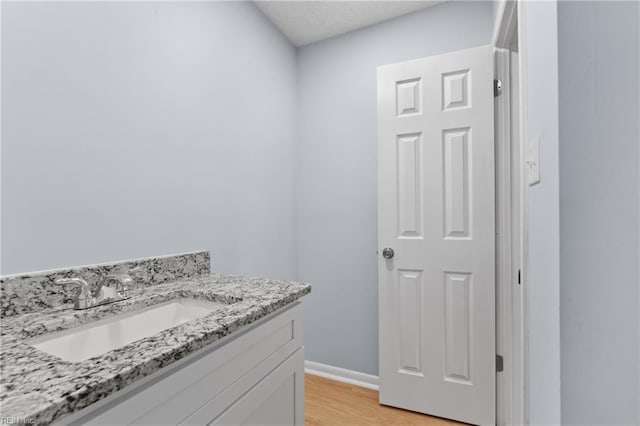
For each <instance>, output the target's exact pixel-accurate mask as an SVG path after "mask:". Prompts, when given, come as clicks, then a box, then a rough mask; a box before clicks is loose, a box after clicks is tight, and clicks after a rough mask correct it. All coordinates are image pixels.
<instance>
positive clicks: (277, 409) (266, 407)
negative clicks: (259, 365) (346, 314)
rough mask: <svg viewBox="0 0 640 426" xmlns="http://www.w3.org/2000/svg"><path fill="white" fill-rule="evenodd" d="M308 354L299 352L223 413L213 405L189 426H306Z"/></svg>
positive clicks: (204, 408) (300, 350)
mask: <svg viewBox="0 0 640 426" xmlns="http://www.w3.org/2000/svg"><path fill="white" fill-rule="evenodd" d="M303 366H304V351H303V349H299V350H298V351H296V352H295V353H294V354H293V355H291V356H290V357H289V358H287V360H285V361H284V362H283V363H281V364H280V365H279V366H278V367H277V368H276V369H274V370H273V371H272V372H271V373H270V374H269V375H267V376H266V377H265V378H263V379H262V380H261V381H260V382H258V383H257V384H256V385H255V386H254V387H253V388H251V390H249V391H248V392H246V393H245V394H243V395H241V396H240V397H239V398H238V399H237V400H236V401H235V402H233V404H231V405H230V406H229V407H228V408H227V409H226V410H225V411H224V412H223V413H222V414H220V415H216V411H217V410H212V409H211V408H212V407H209V404H207V405H205V406H204V407H202V408H201V409H200V410H198V412H197V413H195V414H194V415H193V416H191V417H189V418H188V419H187V420H186V421H185V422H184V423H183V424H185V425H202V424H210V425H281V426H285V425H302V424H304V367H303Z"/></svg>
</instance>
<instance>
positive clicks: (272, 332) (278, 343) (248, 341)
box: [80, 305, 302, 425]
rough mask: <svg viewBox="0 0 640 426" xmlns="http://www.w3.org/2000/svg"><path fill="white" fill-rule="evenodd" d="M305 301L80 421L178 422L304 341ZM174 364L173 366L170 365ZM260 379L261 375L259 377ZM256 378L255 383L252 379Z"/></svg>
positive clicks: (279, 360) (278, 360)
mask: <svg viewBox="0 0 640 426" xmlns="http://www.w3.org/2000/svg"><path fill="white" fill-rule="evenodd" d="M301 322H302V306H301V305H297V306H294V307H293V308H291V309H288V310H286V311H284V312H283V313H281V314H279V315H277V316H275V317H273V318H271V319H269V320H268V321H266V322H264V323H263V324H261V325H259V326H257V327H256V328H254V329H253V330H250V331H248V332H247V333H246V334H244V335H242V336H239V337H238V338H236V339H235V340H232V341H230V342H228V343H226V344H225V345H223V346H220V347H216V348H213V349H212V350H211V351H210V352H204V353H203V354H202V355H201V356H199V357H198V358H197V359H194V360H193V361H191V362H188V363H185V364H183V365H181V366H180V367H178V368H176V369H175V371H172V372H170V373H169V375H167V376H164V377H163V378H161V379H160V380H159V381H157V382H152V384H150V385H149V386H144V387H142V388H141V389H139V390H136V391H134V392H131V393H130V394H127V395H124V396H123V397H122V398H121V399H119V400H116V401H114V403H113V405H112V404H110V406H106V407H105V408H106V410H105V409H100V410H98V411H99V412H100V413H99V414H98V415H95V414H91V415H88V416H87V417H85V418H82V419H80V423H82V424H96V425H106V424H119V425H124V424H148V425H176V424H178V423H180V422H181V421H183V420H184V419H185V418H187V417H188V416H189V415H191V414H192V413H193V412H195V411H196V410H197V409H198V408H200V407H202V406H203V405H204V404H206V403H207V402H208V401H210V400H211V399H213V398H215V397H216V396H217V395H219V394H221V393H222V394H224V393H226V389H227V388H228V387H230V386H231V385H232V384H234V383H235V382H245V381H247V380H246V378H245V379H244V380H242V379H243V377H244V376H247V375H249V373H251V372H252V371H253V372H254V374H255V370H256V367H257V366H258V365H260V364H264V366H263V369H264V368H269V366H270V365H271V364H273V367H271V369H273V368H274V367H275V366H276V365H278V364H279V363H280V362H282V360H284V359H286V358H287V357H288V356H289V355H291V354H292V353H293V352H294V351H296V350H297V349H298V348H300V347H301V346H302V324H301ZM167 368H168V369H171V367H170V366H169V367H167ZM258 380H259V379H258ZM254 383H255V382H254ZM254 383H251V384H250V385H249V386H248V387H251V386H252V385H253V384H254Z"/></svg>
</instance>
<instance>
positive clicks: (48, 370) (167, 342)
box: [0, 275, 311, 424]
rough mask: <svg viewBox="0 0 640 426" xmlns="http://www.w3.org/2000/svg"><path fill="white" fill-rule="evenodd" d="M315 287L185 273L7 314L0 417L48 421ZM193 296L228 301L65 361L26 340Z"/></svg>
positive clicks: (0, 348)
mask: <svg viewBox="0 0 640 426" xmlns="http://www.w3.org/2000/svg"><path fill="white" fill-rule="evenodd" d="M310 291H311V286H310V285H308V284H300V283H294V282H287V281H275V280H268V279H259V278H245V277H238V276H228V275H199V276H193V277H183V278H179V279H176V280H173V281H170V282H164V283H161V284H157V285H154V286H150V287H147V288H146V290H145V292H144V294H142V295H138V296H134V297H132V298H130V299H128V300H125V301H122V302H116V303H112V304H109V305H103V306H98V307H95V308H91V309H87V310H82V311H77V310H73V309H71V306H70V305H65V306H62V307H59V308H49V309H44V310H41V311H38V312H30V313H24V314H21V315H15V316H9V317H6V318H3V319H2V330H1V338H2V341H1V342H0V368H1V370H2V383H1V385H0V395H1V396H0V404H1V405H2V416H3V417H7V416H11V417H13V418H14V419H16V418H17V419H18V420H21V421H22V422H27V423H31V424H48V423H51V422H52V421H54V420H57V419H60V418H62V417H63V416H65V415H68V414H70V413H74V412H77V411H79V410H81V409H83V408H85V407H87V406H89V405H90V404H92V403H94V402H96V401H98V400H100V399H102V398H105V397H107V396H109V395H111V394H113V393H114V392H116V391H118V390H120V389H122V388H124V387H125V386H127V385H130V384H131V383H134V382H135V381H136V380H139V379H141V378H143V377H145V376H148V375H150V374H152V373H154V372H156V371H157V370H159V369H160V368H162V367H165V366H167V365H170V364H171V363H173V362H175V361H177V360H179V359H181V358H184V357H185V356H188V355H189V354H191V353H193V352H195V351H197V350H198V349H200V348H202V347H204V346H206V345H208V344H210V343H212V342H214V341H216V340H218V339H220V338H222V337H224V336H227V335H229V334H232V333H233V332H234V331H236V330H238V329H240V328H241V327H243V326H246V325H248V324H251V323H252V322H254V321H256V320H258V319H260V318H262V317H264V316H266V315H268V314H270V313H271V312H274V311H276V310H277V309H279V308H282V307H284V306H286V305H288V304H290V303H292V302H294V301H295V300H297V299H298V298H300V297H302V296H304V295H305V294H307V293H309V292H310ZM181 297H188V298H196V299H202V300H209V301H215V302H220V303H225V304H229V303H231V304H230V305H229V306H225V307H222V308H220V309H216V310H214V311H213V312H211V313H210V314H208V315H206V316H203V317H201V318H198V319H195V320H192V321H189V322H187V323H184V324H182V325H179V326H177V327H174V328H171V329H167V330H165V331H162V332H160V333H158V334H155V335H153V336H151V337H148V338H144V339H141V340H138V341H136V342H133V343H131V344H129V345H126V346H124V347H122V348H119V349H116V350H113V351H110V352H107V353H106V354H104V355H102V356H97V357H94V358H90V359H88V360H86V361H82V362H67V361H64V360H62V359H60V358H57V357H55V356H53V355H49V354H47V353H45V352H42V351H40V350H38V349H36V348H34V347H33V346H31V345H29V344H28V343H27V342H26V341H27V340H28V339H30V338H33V337H36V336H41V335H44V334H47V333H52V332H56V331H60V330H64V329H68V328H72V327H76V326H79V325H82V324H86V323H90V322H93V321H97V320H100V319H104V318H108V317H111V316H114V315H117V314H119V313H123V312H129V311H133V310H137V309H140V308H143V307H147V306H151V305H155V304H158V303H162V302H166V301H169V300H173V299H177V298H181Z"/></svg>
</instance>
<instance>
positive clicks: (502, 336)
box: [493, 0, 528, 425]
mask: <svg viewBox="0 0 640 426" xmlns="http://www.w3.org/2000/svg"><path fill="white" fill-rule="evenodd" d="M498 7H499V10H498V14H497V18H496V24H495V28H494V33H493V46H494V51H495V55H494V58H495V76H496V77H495V78H497V79H500V80H502V82H503V83H504V84H503V92H502V94H501V95H500V96H498V97H497V98H496V102H495V112H494V114H495V123H496V128H495V135H496V321H497V322H496V351H497V352H496V353H497V354H500V355H503V358H504V370H503V371H502V372H501V373H497V374H501V375H502V376H500V377H496V420H497V424H499V425H503V424H527V423H528V415H527V413H528V403H527V398H526V395H527V393H528V392H527V388H528V380H527V370H528V369H527V365H528V359H527V358H528V351H527V348H528V344H527V343H528V342H527V336H528V324H527V315H526V310H527V291H526V290H527V287H526V273H525V269H526V268H525V267H526V258H527V257H526V247H527V245H526V239H527V229H526V211H527V209H526V206H527V191H526V188H525V186H524V185H525V183H524V171H525V168H524V154H525V144H524V142H523V141H524V140H525V139H524V137H523V129H524V128H525V123H524V120H525V119H526V115H525V114H524V96H525V95H526V93H525V90H526V80H525V78H526V76H525V75H523V73H524V67H523V60H525V58H526V56H525V54H524V53H525V52H522V49H523V46H524V43H522V40H521V38H522V37H523V36H524V34H522V26H521V25H518V23H519V22H522V17H523V13H524V7H522V2H518V1H516V0H506V1H502V2H500V3H499V5H498ZM516 41H517V43H518V49H517V51H518V62H519V63H518V75H517V78H514V80H516V81H517V83H516V84H517V86H516V87H515V90H516V91H517V95H516V96H517V105H511V101H510V100H511V93H510V89H511V84H510V83H511V82H510V78H509V73H510V62H511V54H510V52H509V51H510V49H512V48H513V45H514V42H516ZM512 113H513V115H514V116H513V117H512ZM516 115H517V117H516ZM513 120H517V121H518V125H517V126H515V128H514V129H513V131H512V124H513ZM515 132H517V133H515ZM511 135H513V136H515V137H514V138H512V137H511ZM513 144H517V146H515V145H513ZM514 148H515V149H517V151H518V152H519V158H518V159H517V160H518V166H517V167H518V169H519V170H514V173H518V177H519V179H518V186H517V190H516V191H515V193H514V194H512V193H511V189H512V184H513V183H515V182H514V180H515V179H516V176H512V174H511V163H510V161H509V159H510V156H511V150H512V149H514ZM512 196H513V197H517V198H519V212H518V211H517V210H515V209H514V210H513V211H512V204H511V199H512ZM512 213H513V215H512ZM512 224H515V225H516V226H517V227H512ZM512 231H513V232H512ZM518 231H519V232H518ZM513 234H519V235H513ZM512 237H513V238H512ZM519 271H520V273H519V274H518V272H519ZM514 274H515V275H514ZM518 277H519V278H520V285H518V282H517V278H518ZM498 321H499V322H498ZM498 351H500V352H498Z"/></svg>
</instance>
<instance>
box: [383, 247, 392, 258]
mask: <svg viewBox="0 0 640 426" xmlns="http://www.w3.org/2000/svg"><path fill="white" fill-rule="evenodd" d="M394 254H395V253H394V252H393V249H392V248H389V247H387V248H385V249H384V250H382V257H384V258H385V259H387V260H389V259H393V255H394Z"/></svg>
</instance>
